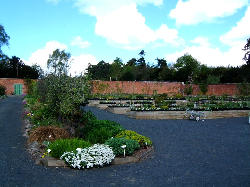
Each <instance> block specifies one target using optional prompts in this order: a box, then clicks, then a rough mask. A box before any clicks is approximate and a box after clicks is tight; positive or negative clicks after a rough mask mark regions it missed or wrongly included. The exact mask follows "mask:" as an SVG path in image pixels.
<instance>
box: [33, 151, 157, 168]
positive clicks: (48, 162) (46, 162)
mask: <svg viewBox="0 0 250 187" xmlns="http://www.w3.org/2000/svg"><path fill="white" fill-rule="evenodd" d="M153 151H154V147H153V146H152V147H147V148H146V149H140V150H137V151H135V153H134V154H133V155H132V156H126V157H116V158H115V159H114V160H113V161H112V162H111V165H121V164H129V163H135V162H139V161H141V160H144V159H146V158H148V157H150V156H152V154H153ZM36 163H37V164H41V165H43V166H47V167H69V166H68V165H67V164H65V163H64V161H63V160H59V159H56V158H53V157H45V158H41V159H38V160H37V161H36Z"/></svg>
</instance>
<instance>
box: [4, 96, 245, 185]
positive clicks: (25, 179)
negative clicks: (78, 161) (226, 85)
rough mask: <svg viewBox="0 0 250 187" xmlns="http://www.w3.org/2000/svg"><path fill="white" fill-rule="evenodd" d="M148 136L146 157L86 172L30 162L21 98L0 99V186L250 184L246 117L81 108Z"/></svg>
mask: <svg viewBox="0 0 250 187" xmlns="http://www.w3.org/2000/svg"><path fill="white" fill-rule="evenodd" d="M87 109H88V110H91V111H92V112H93V113H94V114H95V115H96V116H97V117H98V118H99V119H109V120H113V121H117V122H119V123H121V124H122V125H123V126H124V127H125V128H127V129H131V130H135V131H137V132H138V133H141V134H143V135H146V136H148V137H150V138H151V139H152V141H153V143H154V146H155V153H154V156H153V158H152V159H149V160H145V161H143V162H140V163H136V164H127V165H119V166H108V167H104V168H100V169H97V168H94V169H90V170H72V169H68V168H46V167H42V166H38V165H35V164H34V161H33V160H31V159H30V156H29V155H28V153H27V152H26V151H25V142H26V140H25V138H24V137H23V136H22V134H23V132H22V127H23V125H22V120H21V110H22V98H21V97H9V98H7V99H4V100H0V186H167V185H168V186H250V125H248V123H247V118H230V119H217V120H206V121H205V122H195V121H189V120H134V119H130V118H128V117H126V116H124V115H115V114H112V113H109V112H106V111H102V110H98V109H96V108H92V107H87Z"/></svg>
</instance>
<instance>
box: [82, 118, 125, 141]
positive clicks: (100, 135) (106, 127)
mask: <svg viewBox="0 0 250 187" xmlns="http://www.w3.org/2000/svg"><path fill="white" fill-rule="evenodd" d="M123 130H124V128H123V127H122V126H121V125H120V124H119V123H116V122H113V121H109V120H93V121H91V122H89V123H87V124H86V125H85V127H84V129H83V135H84V139H86V140H88V141H90V142H91V143H104V142H105V141H106V140H107V139H109V138H111V137H114V136H115V135H117V134H118V133H120V132H121V131H123Z"/></svg>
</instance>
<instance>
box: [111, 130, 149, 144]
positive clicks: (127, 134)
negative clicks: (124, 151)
mask: <svg viewBox="0 0 250 187" xmlns="http://www.w3.org/2000/svg"><path fill="white" fill-rule="evenodd" d="M115 137H116V138H126V139H130V140H136V141H137V142H138V143H139V144H140V146H141V147H144V146H151V145H152V141H151V140H150V138H148V137H146V136H142V135H140V134H138V133H137V132H135V131H131V130H124V131H122V132H120V133H119V134H117V135H116V136H115Z"/></svg>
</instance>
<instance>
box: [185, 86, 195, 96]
mask: <svg viewBox="0 0 250 187" xmlns="http://www.w3.org/2000/svg"><path fill="white" fill-rule="evenodd" d="M192 93H193V87H192V85H190V84H188V85H185V87H184V94H185V95H191V94H192Z"/></svg>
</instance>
